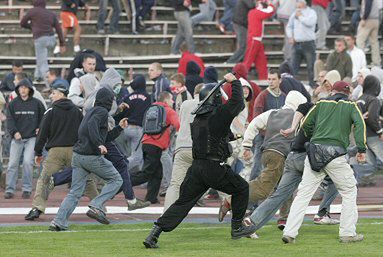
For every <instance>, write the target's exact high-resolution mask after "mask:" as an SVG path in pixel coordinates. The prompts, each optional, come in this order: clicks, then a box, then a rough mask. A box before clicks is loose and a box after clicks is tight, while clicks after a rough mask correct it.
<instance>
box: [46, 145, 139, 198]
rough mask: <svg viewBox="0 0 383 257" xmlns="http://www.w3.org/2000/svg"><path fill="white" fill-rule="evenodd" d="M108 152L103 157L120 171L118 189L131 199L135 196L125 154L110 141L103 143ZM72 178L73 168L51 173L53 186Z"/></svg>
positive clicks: (67, 181) (65, 182)
mask: <svg viewBox="0 0 383 257" xmlns="http://www.w3.org/2000/svg"><path fill="white" fill-rule="evenodd" d="M105 147H106V149H107V150H108V153H107V154H106V155H105V158H106V159H107V160H108V161H110V162H112V164H113V166H114V168H116V170H117V171H118V173H120V175H121V178H122V181H123V183H122V186H121V188H120V189H119V190H118V192H117V194H118V193H119V192H121V191H122V192H123V193H124V196H125V199H128V200H133V199H134V198H135V195H134V191H133V188H132V182H131V181H130V174H129V172H128V166H129V162H128V161H127V160H126V157H125V155H124V154H123V153H122V151H121V150H120V148H119V147H118V146H117V144H116V143H115V142H114V141H112V142H109V143H106V144H105ZM72 179H73V169H72V168H65V169H64V170H63V171H62V172H57V173H55V174H53V181H54V185H55V186H60V185H63V184H67V183H69V182H70V181H71V180H72Z"/></svg>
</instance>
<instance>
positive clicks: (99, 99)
mask: <svg viewBox="0 0 383 257" xmlns="http://www.w3.org/2000/svg"><path fill="white" fill-rule="evenodd" d="M113 100H114V93H113V92H112V91H111V90H110V89H108V88H101V89H100V90H98V91H97V94H96V100H95V102H94V106H100V107H104V108H105V109H107V110H108V112H109V111H110V110H111V109H112V104H113Z"/></svg>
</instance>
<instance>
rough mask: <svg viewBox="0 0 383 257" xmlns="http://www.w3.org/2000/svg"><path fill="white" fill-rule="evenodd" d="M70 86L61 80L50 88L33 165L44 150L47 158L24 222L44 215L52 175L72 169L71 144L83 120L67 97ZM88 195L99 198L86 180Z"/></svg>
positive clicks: (40, 159) (74, 141)
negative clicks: (50, 104) (44, 149)
mask: <svg viewBox="0 0 383 257" xmlns="http://www.w3.org/2000/svg"><path fill="white" fill-rule="evenodd" d="M68 88H69V84H68V82H67V81H66V80H64V79H56V80H55V81H54V83H53V84H52V85H51V89H52V93H51V95H50V98H51V100H52V102H53V104H52V107H51V108H49V109H48V110H47V111H46V112H45V113H44V117H43V119H42V121H41V123H40V128H39V134H38V136H37V140H36V144H35V156H36V157H35V162H36V164H37V165H38V166H39V165H40V163H41V161H42V159H43V156H42V152H43V148H44V147H45V148H46V150H47V151H48V157H47V158H46V160H45V161H44V163H43V170H42V173H41V174H40V176H39V179H38V180H37V185H36V192H35V195H34V198H33V202H32V206H33V207H32V210H31V211H30V212H29V213H28V214H27V215H26V216H25V219H26V220H34V219H36V218H39V217H40V214H41V213H44V212H45V208H46V204H47V200H48V196H49V193H50V192H49V191H47V190H46V188H47V186H48V184H49V182H50V179H51V176H52V175H53V174H54V173H56V172H58V171H60V170H63V169H64V168H65V167H71V166H72V165H71V162H72V155H73V145H74V144H75V143H76V141H77V131H78V128H79V126H80V123H81V120H82V113H81V111H80V110H79V109H78V108H77V106H75V105H74V104H73V103H72V101H71V100H69V99H68V98H67V95H68ZM88 182H89V183H87V187H88V189H90V190H89V191H88V194H87V195H88V196H89V198H90V199H93V198H95V197H96V196H97V195H98V192H97V188H96V186H95V184H94V183H93V182H92V181H88Z"/></svg>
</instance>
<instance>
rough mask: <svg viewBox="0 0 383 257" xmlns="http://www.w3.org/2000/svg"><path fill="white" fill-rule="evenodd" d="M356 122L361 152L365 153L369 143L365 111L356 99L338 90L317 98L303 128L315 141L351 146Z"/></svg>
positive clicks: (355, 130) (358, 144)
mask: <svg viewBox="0 0 383 257" xmlns="http://www.w3.org/2000/svg"><path fill="white" fill-rule="evenodd" d="M352 125H354V137H355V141H356V145H357V147H358V152H359V153H364V152H365V151H366V149H367V145H366V125H365V123H364V120H363V117H362V113H361V112H360V110H359V108H358V107H357V105H356V103H354V102H351V101H349V100H347V97H346V95H343V94H336V95H334V96H332V97H329V98H327V99H326V100H321V101H319V102H317V104H316V105H315V106H314V107H313V108H312V109H311V110H310V112H309V113H308V114H307V115H306V118H305V120H304V121H303V124H302V129H303V132H304V133H305V136H307V137H308V138H311V140H310V141H311V142H312V143H316V144H322V145H333V146H340V147H343V148H344V149H347V147H348V146H349V144H350V140H349V136H350V133H351V128H352Z"/></svg>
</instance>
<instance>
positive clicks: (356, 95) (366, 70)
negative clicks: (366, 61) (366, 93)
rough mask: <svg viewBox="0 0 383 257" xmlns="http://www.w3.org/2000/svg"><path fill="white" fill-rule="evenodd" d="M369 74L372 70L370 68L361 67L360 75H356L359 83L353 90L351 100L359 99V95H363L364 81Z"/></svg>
mask: <svg viewBox="0 0 383 257" xmlns="http://www.w3.org/2000/svg"><path fill="white" fill-rule="evenodd" d="M368 75H371V70H370V69H369V68H362V69H360V71H358V75H357V76H356V82H357V84H358V85H357V86H356V87H355V88H354V90H353V91H352V94H351V96H350V99H351V100H353V101H356V100H358V99H359V97H361V96H362V94H363V82H364V79H365V78H366V77H367V76H368Z"/></svg>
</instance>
